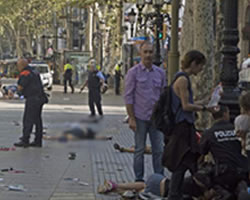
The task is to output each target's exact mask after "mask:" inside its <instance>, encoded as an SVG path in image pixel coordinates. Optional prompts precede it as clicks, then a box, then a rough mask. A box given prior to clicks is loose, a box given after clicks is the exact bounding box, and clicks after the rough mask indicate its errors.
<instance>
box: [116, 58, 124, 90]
mask: <svg viewBox="0 0 250 200" xmlns="http://www.w3.org/2000/svg"><path fill="white" fill-rule="evenodd" d="M121 66H122V63H118V64H117V65H116V66H115V94H116V95H120V83H121V78H122V77H123V76H122V72H121Z"/></svg>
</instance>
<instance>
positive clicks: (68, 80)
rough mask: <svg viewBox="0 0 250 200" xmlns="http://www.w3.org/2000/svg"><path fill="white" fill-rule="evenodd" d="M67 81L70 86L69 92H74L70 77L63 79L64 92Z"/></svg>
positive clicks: (65, 91)
mask: <svg viewBox="0 0 250 200" xmlns="http://www.w3.org/2000/svg"><path fill="white" fill-rule="evenodd" d="M67 82H69V86H70V88H71V92H72V93H74V86H73V84H72V79H71V78H68V79H64V81H63V84H64V93H67Z"/></svg>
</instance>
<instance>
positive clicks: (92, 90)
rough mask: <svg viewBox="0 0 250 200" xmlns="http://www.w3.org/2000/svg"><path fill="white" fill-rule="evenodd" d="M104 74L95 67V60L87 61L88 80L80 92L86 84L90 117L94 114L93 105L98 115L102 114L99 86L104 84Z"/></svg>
mask: <svg viewBox="0 0 250 200" xmlns="http://www.w3.org/2000/svg"><path fill="white" fill-rule="evenodd" d="M104 80H105V79H104V76H103V74H102V72H101V71H98V70H97V68H96V61H95V60H91V61H90V62H89V72H88V80H87V81H86V82H85V83H84V85H83V86H82V87H81V89H80V93H81V91H82V90H84V88H85V87H86V86H88V89H89V109H90V112H91V113H90V117H94V116H95V105H96V107H97V111H98V113H99V115H100V116H103V111H102V104H101V86H102V85H103V84H104Z"/></svg>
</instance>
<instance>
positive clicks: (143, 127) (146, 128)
mask: <svg viewBox="0 0 250 200" xmlns="http://www.w3.org/2000/svg"><path fill="white" fill-rule="evenodd" d="M147 133H149V138H150V142H151V146H152V163H153V169H154V173H157V174H162V175H163V174H164V168H163V166H162V154H163V142H164V141H163V139H164V137H163V134H162V133H161V132H160V131H158V130H156V129H155V128H154V127H152V125H151V123H150V121H144V120H140V119H136V131H135V136H134V139H135V153H134V173H135V180H136V181H143V177H144V149H145V146H146V139H147Z"/></svg>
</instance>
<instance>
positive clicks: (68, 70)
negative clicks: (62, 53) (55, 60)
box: [63, 60, 74, 93]
mask: <svg viewBox="0 0 250 200" xmlns="http://www.w3.org/2000/svg"><path fill="white" fill-rule="evenodd" d="M72 75H73V66H72V65H71V64H70V62H69V60H67V63H66V64H65V65H64V74H63V78H64V80H63V83H64V93H67V82H69V86H70V87H71V93H74V86H73V84H72Z"/></svg>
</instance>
